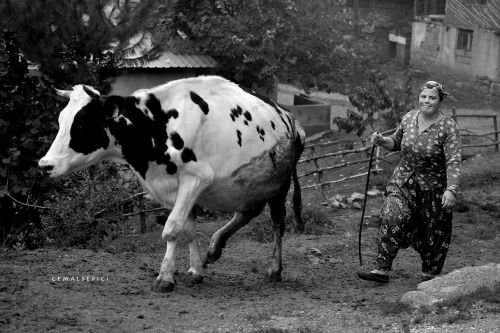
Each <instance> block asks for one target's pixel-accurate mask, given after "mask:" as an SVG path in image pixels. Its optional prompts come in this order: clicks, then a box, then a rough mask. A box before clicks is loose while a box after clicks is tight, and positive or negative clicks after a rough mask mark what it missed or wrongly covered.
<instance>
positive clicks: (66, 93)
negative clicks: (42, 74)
mask: <svg viewBox="0 0 500 333" xmlns="http://www.w3.org/2000/svg"><path fill="white" fill-rule="evenodd" d="M52 89H54V92H55V93H56V94H57V95H59V96H61V97H64V98H68V99H69V95H70V94H71V90H59V89H57V88H56V87H54V86H52Z"/></svg>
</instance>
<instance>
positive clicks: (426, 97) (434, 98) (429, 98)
mask: <svg viewBox="0 0 500 333" xmlns="http://www.w3.org/2000/svg"><path fill="white" fill-rule="evenodd" d="M440 104H441V101H440V100H439V93H438V91H437V90H436V89H428V88H425V89H424V90H422V91H421V92H420V95H419V96H418V105H419V107H420V111H422V113H425V114H426V115H433V114H435V113H436V112H439V106H440Z"/></svg>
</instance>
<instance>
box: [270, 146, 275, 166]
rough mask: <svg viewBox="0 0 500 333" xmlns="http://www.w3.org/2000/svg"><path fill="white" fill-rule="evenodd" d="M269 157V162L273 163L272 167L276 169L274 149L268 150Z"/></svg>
mask: <svg viewBox="0 0 500 333" xmlns="http://www.w3.org/2000/svg"><path fill="white" fill-rule="evenodd" d="M269 158H270V159H271V163H272V164H273V167H274V169H275V170H276V151H274V150H270V151H269Z"/></svg>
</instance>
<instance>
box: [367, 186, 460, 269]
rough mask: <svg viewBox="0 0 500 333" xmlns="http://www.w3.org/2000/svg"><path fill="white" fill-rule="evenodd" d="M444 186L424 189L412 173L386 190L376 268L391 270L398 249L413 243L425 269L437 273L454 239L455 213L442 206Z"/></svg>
mask: <svg viewBox="0 0 500 333" xmlns="http://www.w3.org/2000/svg"><path fill="white" fill-rule="evenodd" d="M443 192H444V189H443V188H439V189H435V190H426V191H423V190H422V189H421V188H420V186H419V184H418V182H417V181H416V180H415V178H414V177H413V176H412V177H410V179H408V181H407V182H406V183H405V184H404V185H403V187H399V186H398V185H396V184H389V185H388V186H387V189H386V193H385V198H384V203H383V206H382V212H381V215H380V217H381V225H380V229H379V241H378V257H377V260H376V267H377V268H378V269H382V270H390V269H391V268H392V262H393V261H394V258H395V257H396V255H397V253H398V250H399V249H404V248H407V247H409V246H410V245H411V246H412V247H413V248H414V249H415V250H416V251H417V252H418V253H419V254H420V258H422V272H423V273H427V274H433V275H438V274H439V273H441V270H442V268H443V265H444V261H445V259H446V254H447V253H448V248H449V245H450V241H451V229H452V217H453V215H452V212H451V210H449V209H446V208H443V207H442V204H441V199H442V196H443Z"/></svg>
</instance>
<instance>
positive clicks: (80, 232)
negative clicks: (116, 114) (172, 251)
mask: <svg viewBox="0 0 500 333" xmlns="http://www.w3.org/2000/svg"><path fill="white" fill-rule="evenodd" d="M123 172H124V171H123V170H120V169H118V168H117V167H116V166H114V165H111V164H102V165H99V166H95V167H91V168H89V169H87V170H84V171H82V172H80V173H78V174H75V175H72V176H70V177H68V178H67V179H65V181H64V183H63V185H62V187H61V189H60V190H59V191H58V192H57V193H54V194H52V195H51V198H50V199H49V200H47V201H46V202H45V203H44V204H45V205H48V206H50V207H51V209H49V210H45V211H44V212H43V214H42V216H41V225H40V228H38V229H36V230H34V231H33V233H32V234H31V235H30V238H31V242H35V243H38V245H40V246H47V245H48V246H57V247H70V246H74V247H81V248H91V249H97V248H99V247H101V246H102V245H103V244H104V243H105V242H106V241H108V240H110V239H114V238H116V237H117V236H118V235H120V234H123V233H126V232H127V230H128V229H130V228H131V227H132V225H131V223H130V222H129V220H128V218H127V217H121V216H120V215H122V214H123V207H124V205H126V204H128V203H130V202H132V201H133V199H132V196H133V195H134V194H135V193H137V192H139V185H138V183H137V182H136V181H131V180H127V178H125V177H123V176H122V175H120V174H121V173H123Z"/></svg>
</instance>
